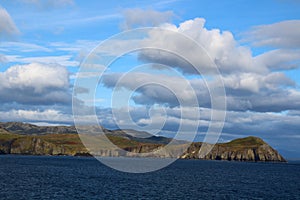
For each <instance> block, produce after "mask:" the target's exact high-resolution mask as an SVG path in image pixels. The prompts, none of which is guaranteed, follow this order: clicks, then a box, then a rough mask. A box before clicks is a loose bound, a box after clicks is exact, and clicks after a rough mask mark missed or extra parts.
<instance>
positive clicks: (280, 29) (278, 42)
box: [246, 20, 300, 48]
mask: <svg viewBox="0 0 300 200" xmlns="http://www.w3.org/2000/svg"><path fill="white" fill-rule="evenodd" d="M299 35H300V20H287V21H281V22H277V23H274V24H268V25H261V26H256V27H254V28H253V29H252V30H251V31H249V32H248V33H247V34H246V36H247V37H248V38H247V39H248V40H250V41H252V43H253V44H254V45H256V46H270V47H276V48H299V47H300V38H299Z"/></svg>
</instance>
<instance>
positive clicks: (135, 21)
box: [122, 8, 174, 29]
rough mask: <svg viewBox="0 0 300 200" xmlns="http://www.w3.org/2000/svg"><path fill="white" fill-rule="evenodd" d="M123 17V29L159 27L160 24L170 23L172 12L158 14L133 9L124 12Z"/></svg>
mask: <svg viewBox="0 0 300 200" xmlns="http://www.w3.org/2000/svg"><path fill="white" fill-rule="evenodd" d="M123 15H124V18H125V22H124V24H123V25H122V26H123V28H124V29H130V28H133V27H139V26H142V27H145V26H159V25H160V24H162V23H165V22H170V21H171V19H172V17H173V16H174V13H173V12H172V11H165V12H159V11H155V10H143V9H140V8H133V9H127V10H124V11H123Z"/></svg>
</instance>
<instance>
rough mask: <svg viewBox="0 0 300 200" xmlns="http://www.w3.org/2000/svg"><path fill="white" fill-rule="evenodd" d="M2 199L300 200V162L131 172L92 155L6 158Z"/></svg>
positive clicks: (1, 159) (181, 164) (182, 164)
mask: <svg viewBox="0 0 300 200" xmlns="http://www.w3.org/2000/svg"><path fill="white" fill-rule="evenodd" d="M0 199H1V200H2V199H14V200H15V199H26V200H27V199H65V200H68V199H122V200H123V199H300V162H296V161H294V162H289V163H287V164H285V163H247V162H228V161H202V160H177V161H176V162H174V163H173V164H171V165H170V166H168V167H166V168H164V169H161V170H159V171H155V172H151V173H145V174H130V173H124V172H119V171H116V170H113V169H111V168H108V167H106V166H105V165H103V164H101V163H100V162H99V161H97V160H96V159H95V158H92V157H66V156H60V157H59V156H49V157H47V156H14V155H2V156H0Z"/></svg>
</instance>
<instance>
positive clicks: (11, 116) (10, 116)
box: [0, 109, 73, 123]
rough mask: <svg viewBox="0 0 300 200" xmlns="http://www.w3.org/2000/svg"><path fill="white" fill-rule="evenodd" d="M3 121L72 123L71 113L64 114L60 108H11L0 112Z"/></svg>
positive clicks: (0, 118)
mask: <svg viewBox="0 0 300 200" xmlns="http://www.w3.org/2000/svg"><path fill="white" fill-rule="evenodd" d="M0 120H1V121H23V122H24V121H27V122H28V121H38V122H65V123H72V121H73V118H72V116H71V115H68V114H63V113H61V112H60V111H58V110H53V109H47V110H43V111H40V110H15V109H13V110H10V111H5V112H0Z"/></svg>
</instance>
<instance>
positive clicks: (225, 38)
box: [140, 18, 268, 73]
mask: <svg viewBox="0 0 300 200" xmlns="http://www.w3.org/2000/svg"><path fill="white" fill-rule="evenodd" d="M204 25H205V19H203V18H195V19H194V20H188V21H185V22H183V23H181V24H180V25H179V26H178V27H177V26H175V25H173V24H164V25H162V26H161V27H162V28H166V29H169V30H172V31H174V32H176V33H181V34H184V35H186V36H188V37H190V38H191V39H193V40H195V42H197V43H198V44H199V45H200V46H202V47H203V49H204V50H203V52H201V54H203V55H201V54H200V53H199V52H193V49H191V46H190V44H188V43H186V42H185V41H183V40H182V39H181V40H180V38H178V37H176V38H174V37H175V36H176V35H175V34H174V37H172V35H170V33H169V32H167V31H166V32H164V31H155V30H154V31H152V32H150V33H149V38H148V39H145V41H144V42H145V43H146V44H149V45H150V46H151V44H157V43H159V44H160V46H162V47H164V49H167V50H169V51H171V52H178V50H180V52H182V53H181V56H183V57H187V58H191V60H192V61H193V63H198V65H197V66H203V68H204V69H205V66H210V63H209V62H215V63H216V64H217V66H218V67H219V70H220V71H221V72H222V73H234V72H255V73H267V72H268V69H267V68H266V67H265V66H259V65H257V63H255V62H254V60H253V57H252V52H251V50H250V49H249V48H247V47H245V46H240V45H239V44H238V42H237V41H236V40H235V39H234V37H233V35H232V33H231V32H229V31H223V32H221V31H220V30H219V29H212V30H208V29H206V28H205V27H204ZM205 51H206V52H205ZM206 53H207V54H208V56H209V57H210V58H211V60H210V61H208V60H207V58H206V57H207V55H205V54H206ZM140 58H141V59H142V60H145V61H150V62H157V63H162V64H166V65H169V66H174V67H178V68H180V69H181V70H182V71H183V72H185V73H193V71H192V70H191V67H190V66H188V64H187V63H185V62H183V61H182V59H181V58H179V57H178V56H174V55H172V54H169V53H164V52H162V51H158V50H151V51H149V50H145V51H142V53H141V54H140ZM205 58H206V59H205ZM206 70H208V69H206Z"/></svg>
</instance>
